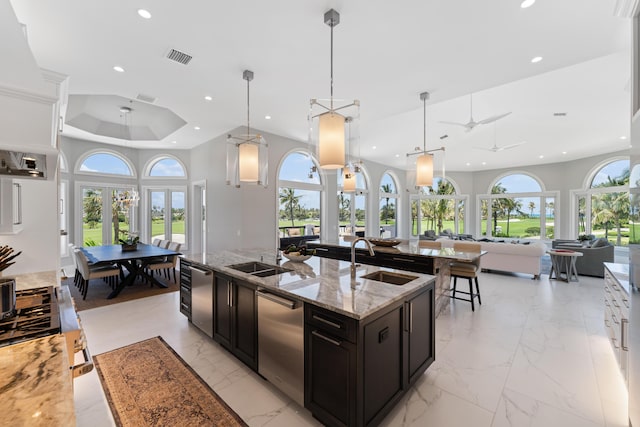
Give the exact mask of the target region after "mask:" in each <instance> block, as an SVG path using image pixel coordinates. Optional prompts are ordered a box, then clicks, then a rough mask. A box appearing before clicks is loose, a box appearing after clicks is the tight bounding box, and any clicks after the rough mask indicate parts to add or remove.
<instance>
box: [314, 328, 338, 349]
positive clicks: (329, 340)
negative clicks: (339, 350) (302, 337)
mask: <svg viewBox="0 0 640 427" xmlns="http://www.w3.org/2000/svg"><path fill="white" fill-rule="evenodd" d="M311 335H314V336H316V337H318V338H320V339H321V340H325V341H327V342H330V343H331V344H333V345H336V346H338V347H340V346H341V345H342V341H338V340H334V339H333V338H329V337H325V336H324V335H322V334H321V333H320V332H317V331H311Z"/></svg>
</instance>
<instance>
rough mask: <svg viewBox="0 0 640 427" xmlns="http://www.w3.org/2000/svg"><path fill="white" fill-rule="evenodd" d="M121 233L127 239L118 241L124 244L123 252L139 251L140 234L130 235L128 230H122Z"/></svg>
mask: <svg viewBox="0 0 640 427" xmlns="http://www.w3.org/2000/svg"><path fill="white" fill-rule="evenodd" d="M121 233H123V234H124V235H125V238H121V239H118V241H119V242H120V243H121V244H122V250H123V251H135V250H136V249H138V242H139V241H140V236H138V233H133V232H132V233H130V232H129V231H127V230H122V231H121Z"/></svg>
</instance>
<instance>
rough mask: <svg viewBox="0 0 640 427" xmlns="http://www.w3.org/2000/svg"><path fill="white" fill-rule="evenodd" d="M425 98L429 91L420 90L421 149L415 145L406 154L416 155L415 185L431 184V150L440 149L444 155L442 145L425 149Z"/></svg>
mask: <svg viewBox="0 0 640 427" xmlns="http://www.w3.org/2000/svg"><path fill="white" fill-rule="evenodd" d="M427 99H429V92H422V93H421V94H420V100H421V101H422V108H423V137H422V138H423V139H422V149H420V147H416V150H415V152H413V153H409V154H407V157H411V156H418V157H417V158H416V162H415V165H416V172H415V175H416V180H415V186H416V187H418V188H419V187H430V186H431V185H433V169H434V167H433V154H432V153H433V152H435V151H442V152H443V155H444V151H445V149H444V147H440V148H435V149H433V150H427ZM442 178H443V179H444V157H443V159H442Z"/></svg>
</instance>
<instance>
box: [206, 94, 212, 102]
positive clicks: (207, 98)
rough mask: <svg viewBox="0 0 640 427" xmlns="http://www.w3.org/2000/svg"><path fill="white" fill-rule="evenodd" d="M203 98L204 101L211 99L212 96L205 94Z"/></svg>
mask: <svg viewBox="0 0 640 427" xmlns="http://www.w3.org/2000/svg"><path fill="white" fill-rule="evenodd" d="M204 99H205V101H211V100H212V99H213V98H212V97H211V96H209V95H207V96H205V97H204Z"/></svg>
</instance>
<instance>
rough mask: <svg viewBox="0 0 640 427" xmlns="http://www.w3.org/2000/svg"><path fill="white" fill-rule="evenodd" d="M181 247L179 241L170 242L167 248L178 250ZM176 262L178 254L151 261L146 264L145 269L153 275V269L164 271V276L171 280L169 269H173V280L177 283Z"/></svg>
mask: <svg viewBox="0 0 640 427" xmlns="http://www.w3.org/2000/svg"><path fill="white" fill-rule="evenodd" d="M181 247H182V244H181V243H177V242H170V243H169V248H168V249H169V250H171V251H174V252H179V251H180V248H181ZM177 262H178V255H171V256H168V257H165V258H164V259H163V260H161V261H157V262H152V263H151V264H149V265H147V271H149V272H150V273H151V276H152V277H153V272H154V271H156V270H162V271H164V277H166V278H167V279H169V280H171V270H173V282H174V283H177V282H176V264H177Z"/></svg>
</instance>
